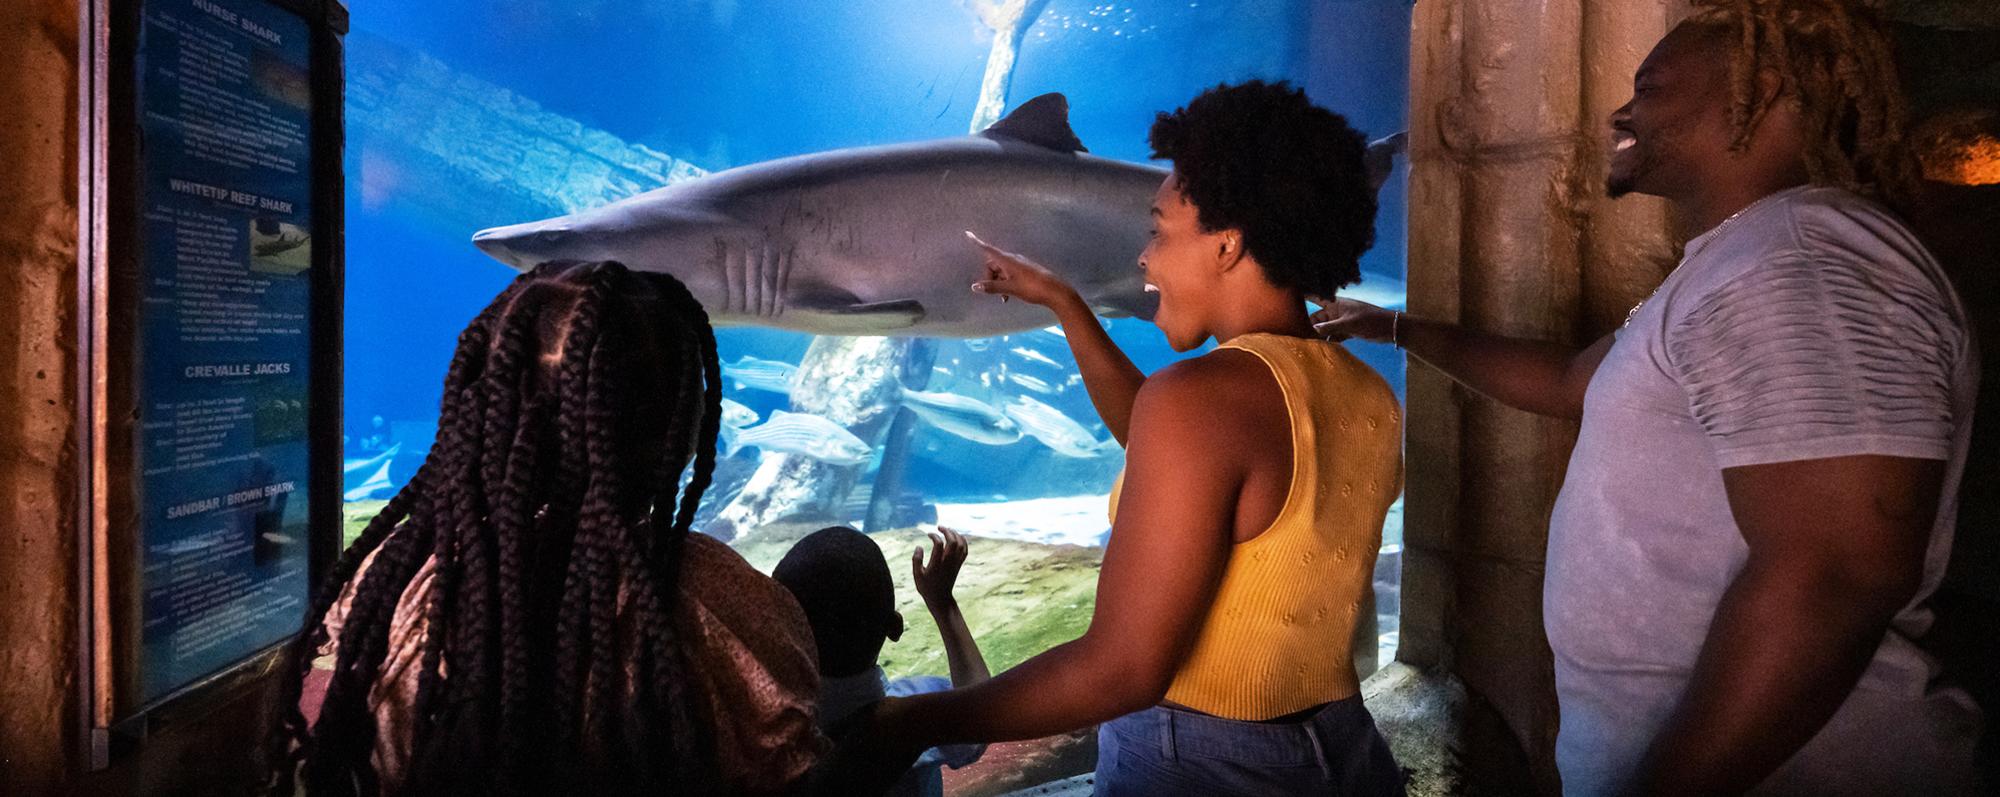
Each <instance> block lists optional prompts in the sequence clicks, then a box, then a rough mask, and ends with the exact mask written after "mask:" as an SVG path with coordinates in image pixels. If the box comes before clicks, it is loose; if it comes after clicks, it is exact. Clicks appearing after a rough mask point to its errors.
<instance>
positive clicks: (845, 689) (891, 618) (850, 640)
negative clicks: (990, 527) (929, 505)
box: [771, 526, 992, 797]
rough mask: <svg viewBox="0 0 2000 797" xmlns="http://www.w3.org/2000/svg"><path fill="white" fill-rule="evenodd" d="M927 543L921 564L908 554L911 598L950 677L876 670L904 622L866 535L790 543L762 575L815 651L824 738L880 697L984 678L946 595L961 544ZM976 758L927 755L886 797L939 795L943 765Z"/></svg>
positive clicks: (953, 750)
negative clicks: (804, 625)
mask: <svg viewBox="0 0 2000 797" xmlns="http://www.w3.org/2000/svg"><path fill="white" fill-rule="evenodd" d="M930 536H931V557H930V563H929V564H928V565H927V564H925V562H924V551H923V549H922V548H918V549H917V550H915V551H914V552H912V555H911V557H910V571H911V575H912V580H913V581H914V582H915V584H916V588H917V594H918V595H920V596H922V597H923V599H924V606H925V607H926V608H928V609H930V612H931V619H933V620H935V621H937V625H938V632H939V634H940V635H942V636H943V637H944V650H945V659H946V661H947V662H948V663H949V665H950V667H951V678H950V680H946V679H944V678H940V677H937V676H935V675H927V676H916V677H910V678H897V679H895V680H890V679H888V678H887V677H885V676H884V675H883V674H882V668H881V667H880V666H879V665H877V664H876V661H877V659H878V657H879V656H880V655H881V653H882V643H883V642H884V641H886V640H891V639H900V638H902V636H903V615H902V614H901V613H900V612H897V611H896V587H895V584H894V583H892V582H891V581H890V578H889V563H888V560H887V559H886V558H884V557H883V555H882V549H881V547H879V546H877V545H876V544H875V541H874V540H872V539H869V538H868V535H866V534H862V533H861V532H858V531H855V530H854V529H851V528H847V527H846V526H832V527H829V528H824V529H820V530H819V531H815V532H813V533H811V534H809V535H806V537H805V538H804V539H801V540H799V541H798V543H797V544H795V545H793V546H792V549H791V550H790V551H788V552H786V554H785V558H784V559H782V560H780V561H779V562H778V566H777V567H776V568H774V569H773V570H772V571H771V577H772V578H774V579H776V580H777V581H778V583H780V584H783V585H785V588H787V589H789V590H791V591H792V595H793V596H794V597H797V598H798V600H799V605H800V606H801V607H803V608H804V609H805V612H806V621H807V622H808V623H809V624H810V625H811V626H812V634H813V641H814V642H815V643H816V644H817V645H818V646H819V672H820V703H819V723H820V728H821V729H823V730H826V731H827V733H828V734H829V735H832V733H833V729H836V728H839V727H840V726H841V725H842V724H843V723H844V722H845V721H846V720H848V719H849V718H851V717H853V716H854V715H855V714H856V712H859V711H860V710H862V709H863V708H865V707H867V706H868V705H870V704H872V703H874V702H875V701H877V700H880V699H882V698H884V697H907V696H909V695H916V694H923V693H926V692H942V691H945V690H948V689H951V688H953V687H962V686H970V685H972V684H976V683H979V682H981V681H984V680H986V679H988V678H990V677H992V675H991V673H989V672H987V669H986V660H985V658H983V657H982V656H981V655H980V653H979V644H978V643H977V642H974V641H973V639H972V631H971V629H969V628H968V627H967V626H966V624H965V615H964V614H963V613H961V612H960V611H959V609H958V602H957V601H956V600H955V599H953V598H952V595H951V590H952V585H953V584H954V583H956V582H957V580H958V569H959V566H960V565H963V564H964V563H965V555H966V551H967V547H968V546H967V545H966V541H965V537H964V535H961V534H959V533H958V532H956V531H953V530H951V529H948V528H945V527H942V526H940V527H938V529H937V531H934V532H931V534H930ZM985 751H986V746H985V745H983V744H953V745H942V746H939V747H934V748H931V749H929V750H926V751H924V754H923V755H922V756H920V757H918V759H917V762H916V764H914V765H912V766H911V767H910V771H909V772H906V773H904V775H903V777H902V779H901V780H899V781H897V783H896V786H895V788H894V789H891V790H890V791H889V794H892V795H898V796H899V797H900V796H902V795H922V796H923V797H942V795H943V794H944V776H943V771H942V767H944V766H949V767H951V768H953V769H957V768H959V767H963V766H966V765H967V764H971V763H972V762H974V761H977V760H979V756H980V755H981V754H983V753H984V752H985Z"/></svg>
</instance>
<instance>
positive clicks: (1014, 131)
mask: <svg viewBox="0 0 2000 797" xmlns="http://www.w3.org/2000/svg"><path fill="white" fill-rule="evenodd" d="M979 134H980V135H982V136H985V137H987V138H1005V139H1011V140H1014V141H1019V142H1022V143H1024V144H1033V145H1035V146H1038V147H1046V148H1048V149H1052V150H1055V151H1057V152H1089V151H1090V150H1087V149H1084V148H1083V142H1082V141H1079V140H1077V137H1076V132H1075V131H1073V130H1070V129H1069V100H1068V99H1067V98H1065V97H1063V95H1062V94H1060V93H1057V92H1050V93H1048V94H1043V95H1041V96H1039V97H1036V98H1034V99H1032V100H1029V101H1027V102H1024V103H1021V104H1020V106H1019V107H1017V108H1015V109H1014V112H1013V113H1010V114H1007V115H1006V116H1003V117H1001V118H1000V121H998V122H994V123H993V124H992V126H990V127H988V128H986V129H985V130H982V131H980V132H979Z"/></svg>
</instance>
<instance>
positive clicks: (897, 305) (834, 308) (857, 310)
mask: <svg viewBox="0 0 2000 797" xmlns="http://www.w3.org/2000/svg"><path fill="white" fill-rule="evenodd" d="M791 312H792V313H793V314H796V315H810V316H816V317H819V318H822V319H825V322H826V326H827V327H828V328H829V329H836V328H837V329H839V330H841V331H842V332H853V333H856V334H863V335H866V334H880V333H883V332H892V331H895V330H898V329H908V328H910V327H913V326H916V325H917V323H918V322H920V321H922V320H924V305H923V303H922V302H919V301H917V300H915V299H895V300H892V301H887V302H869V303H867V304H844V305H831V306H814V305H808V306H805V307H800V306H797V305H793V307H792V309H791Z"/></svg>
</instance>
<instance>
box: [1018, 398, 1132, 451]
mask: <svg viewBox="0 0 2000 797" xmlns="http://www.w3.org/2000/svg"><path fill="white" fill-rule="evenodd" d="M1001 411H1002V412H1005V413H1007V417H1009V418H1013V419H1014V422H1015V423H1018V424H1020V425H1021V431H1023V432H1026V433H1027V434H1028V436H1030V437H1033V438H1035V439H1036V440H1039V441H1041V443H1042V445H1045V446H1048V447H1049V450H1051V451H1054V452H1056V453H1058V454H1061V455H1063V456H1065V457H1075V458H1077V459H1091V458H1094V457H1099V456H1102V455H1104V454H1105V453H1107V452H1109V451H1110V450H1111V449H1113V448H1116V447H1117V442H1116V441H1110V442H1108V443H1107V442H1106V441H1101V440H1098V439H1097V438H1096V437H1093V436H1092V435H1091V434H1090V432H1088V431H1085V430H1084V428H1083V425H1082V424H1079V423H1077V422H1076V421H1074V420H1072V419H1071V418H1070V417H1069V416H1068V415H1064V414H1063V413H1062V411H1061V410H1058V409H1056V408H1054V407H1051V406H1049V405H1047V404H1043V403H1042V402H1039V401H1036V400H1034V399H1031V398H1028V397H1026V396H1016V397H1015V398H1014V400H1013V401H1010V402H1008V403H1007V406H1005V407H1002V408H1001Z"/></svg>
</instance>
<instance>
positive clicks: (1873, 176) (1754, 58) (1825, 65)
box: [1688, 0, 1921, 205]
mask: <svg viewBox="0 0 2000 797" xmlns="http://www.w3.org/2000/svg"><path fill="white" fill-rule="evenodd" d="M1688 19H1689V21H1691V22H1694V23H1697V24H1701V25H1707V26H1712V27H1714V28H1716V29H1717V30H1718V31H1719V32H1720V33H1721V34H1723V35H1725V36H1726V37H1727V41H1728V42H1729V44H1730V45H1731V46H1727V47H1726V49H1728V50H1729V53H1728V57H1729V83H1730V110H1729V119H1730V124H1731V127H1732V128H1733V130H1734V132H1735V139H1734V141H1733V142H1732V146H1733V147H1735V148H1739V149H1740V148H1742V147H1745V146H1747V145H1748V144H1749V140H1750V134H1751V132H1752V131H1754V130H1756V129H1757V123H1758V122H1759V121H1760V120H1762V119H1763V117H1764V113H1765V112H1766V111H1768V110H1770V108H1769V106H1768V105H1767V104H1765V103H1764V102H1762V100H1761V97H1760V95H1759V93H1758V91H1757V74H1758V73H1759V72H1760V71H1762V70H1766V69H1769V70H1772V71H1774V72H1776V73H1777V74H1778V75H1779V77H1780V79H1782V80H1783V81H1784V83H1783V86H1782V88H1781V90H1780V92H1779V94H1780V96H1782V97H1787V98H1793V99H1796V101H1797V102H1798V107H1799V110H1800V119H1801V120H1802V121H1803V122H1804V124H1805V141H1804V142H1803V143H1804V147H1805V161H1806V171H1807V174H1808V175H1809V176H1810V177H1811V179H1812V181H1813V183H1815V184H1818V185H1834V186H1840V187H1842V188H1846V189H1848V190H1850V191H1854V192H1856V193H1860V194H1865V195H1869V196H1873V197H1876V198H1878V199H1881V200H1883V201H1885V202H1888V203H1889V204H1891V205H1902V204H1906V203H1907V202H1909V201H1910V200H1911V199H1912V198H1914V197H1915V196H1916V194H1917V192H1918V190H1919V189H1920V175H1921V171H1920V169H1919V168H1918V165H1917V161H1916V157H1915V154H1914V153H1913V151H1912V150H1911V148H1910V146H1909V144H1908V142H1907V141H1906V140H1905V139H1906V133H1905V126H1906V124H1907V121H1908V119H1907V116H1908V111H1907V109H1906V107H1905V102H1904V99H1903V89H1902V84H1901V82H1900V81H1899V80H1898V78H1897V76H1896V59H1895V47H1894V42H1893V40H1892V38H1891V34H1890V32H1889V29H1888V26H1887V24H1886V23H1884V22H1883V20H1882V18H1881V17H1880V15H1878V14H1876V13H1875V12H1874V11H1873V10H1872V9H1870V8H1868V7H1866V6H1864V5H1862V4H1861V3H1860V2H1858V0H1696V2H1695V4H1694V12H1693V14H1692V15H1690V16H1689V18H1688Z"/></svg>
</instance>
